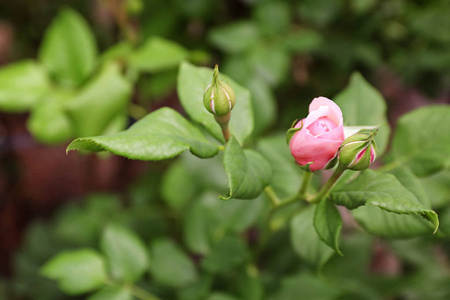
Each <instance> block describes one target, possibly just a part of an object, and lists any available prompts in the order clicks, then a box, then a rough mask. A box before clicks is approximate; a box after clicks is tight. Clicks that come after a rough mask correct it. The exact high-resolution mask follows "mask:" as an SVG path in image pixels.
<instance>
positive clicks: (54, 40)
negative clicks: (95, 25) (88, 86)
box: [39, 9, 97, 85]
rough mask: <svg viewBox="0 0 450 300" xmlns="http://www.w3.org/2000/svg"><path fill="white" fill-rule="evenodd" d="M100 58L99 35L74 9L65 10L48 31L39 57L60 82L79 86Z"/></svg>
mask: <svg viewBox="0 0 450 300" xmlns="http://www.w3.org/2000/svg"><path fill="white" fill-rule="evenodd" d="M96 59H97V49H96V45H95V38H94V35H93V34H92V32H91V30H90V29H89V26H88V24H87V23H86V21H85V20H84V19H83V17H82V16H81V15H80V14H78V13H77V12H76V11H74V10H71V9H64V10H63V11H61V12H60V13H59V14H58V15H57V17H56V18H55V19H54V20H53V22H52V24H51V25H50V27H49V28H48V29H47V31H46V33H45V36H44V40H43V42H42V45H41V48H40V49H39V60H40V61H41V62H42V63H43V64H44V65H45V67H46V68H47V69H48V71H49V72H50V73H51V75H52V76H54V77H55V78H56V79H57V80H58V81H59V82H61V83H63V84H69V85H79V84H81V83H82V82H83V81H84V80H86V79H87V77H88V76H89V75H90V74H91V72H92V70H93V69H94V67H95V64H96Z"/></svg>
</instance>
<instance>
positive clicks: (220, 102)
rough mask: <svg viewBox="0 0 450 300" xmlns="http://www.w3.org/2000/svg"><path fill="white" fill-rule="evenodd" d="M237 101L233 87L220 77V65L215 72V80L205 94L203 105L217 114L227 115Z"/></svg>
mask: <svg viewBox="0 0 450 300" xmlns="http://www.w3.org/2000/svg"><path fill="white" fill-rule="evenodd" d="M235 103H236V96H235V95H234V91H233V89H232V88H231V87H230V86H229V85H228V84H227V83H226V82H224V81H223V80H220V79H219V66H218V65H216V67H215V68H214V72H213V80H212V82H211V84H210V85H208V87H207V88H206V90H205V93H204V94H203V105H204V106H205V108H206V110H207V111H209V112H210V113H211V114H213V115H215V116H224V115H227V114H228V113H229V112H230V111H231V110H232V109H233V107H234V104H235Z"/></svg>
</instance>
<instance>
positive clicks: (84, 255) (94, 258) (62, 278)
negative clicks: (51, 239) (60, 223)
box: [41, 249, 106, 295]
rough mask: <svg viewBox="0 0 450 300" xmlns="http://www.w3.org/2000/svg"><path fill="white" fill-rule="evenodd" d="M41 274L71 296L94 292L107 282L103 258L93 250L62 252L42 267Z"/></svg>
mask: <svg viewBox="0 0 450 300" xmlns="http://www.w3.org/2000/svg"><path fill="white" fill-rule="evenodd" d="M41 273H42V275H44V276H45V277H48V278H50V279H54V280H57V281H58V284H59V287H60V289H61V290H62V291H63V292H65V293H67V294H69V295H79V294H83V293H86V292H91V291H94V290H96V289H98V288H100V287H101V286H102V285H103V284H104V283H105V280H106V271H105V263H104V261H103V258H102V257H101V256H100V254H98V253H97V252H96V251H94V250H91V249H81V250H74V251H64V252H61V253H59V254H58V255H57V256H55V257H53V258H52V259H51V260H50V261H48V262H47V263H46V264H45V265H44V266H43V267H42V269H41Z"/></svg>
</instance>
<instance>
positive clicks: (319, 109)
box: [289, 97, 344, 171]
mask: <svg viewBox="0 0 450 300" xmlns="http://www.w3.org/2000/svg"><path fill="white" fill-rule="evenodd" d="M302 126H303V127H302ZM299 127H302V129H300V130H299V131H297V132H296V133H295V134H294V135H293V137H292V139H291V140H290V142H289V148H290V149H291V154H292V156H294V158H295V160H296V161H297V163H298V164H299V165H301V166H306V165H307V164H308V163H311V164H310V165H309V168H310V170H311V171H316V170H320V169H323V168H325V167H326V165H327V164H328V163H329V162H330V161H331V160H332V159H333V158H335V157H336V155H337V151H338V149H339V146H340V145H341V144H342V142H343V141H344V125H343V120H342V111H341V109H340V108H339V106H337V105H336V103H334V102H333V101H331V100H329V99H327V98H325V97H319V98H315V99H314V100H313V101H312V102H311V104H310V105H309V115H308V116H307V117H306V118H305V119H303V120H301V121H300V122H298V123H297V124H296V125H295V128H299Z"/></svg>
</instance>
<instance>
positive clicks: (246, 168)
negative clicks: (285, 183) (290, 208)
mask: <svg viewBox="0 0 450 300" xmlns="http://www.w3.org/2000/svg"><path fill="white" fill-rule="evenodd" d="M223 164H224V166H225V171H226V173H227V176H228V185H229V187H230V192H229V195H227V196H225V197H222V196H221V198H222V199H230V198H231V197H233V198H238V199H253V198H256V197H258V196H259V195H260V194H261V193H262V192H263V190H264V188H265V187H266V186H267V185H269V183H270V178H271V176H272V169H271V167H270V164H269V162H268V161H267V160H266V159H265V158H264V157H263V156H262V155H261V154H259V153H257V152H256V151H254V150H250V149H246V150H242V148H241V146H240V145H239V143H238V141H237V140H236V139H235V138H234V137H231V138H230V140H229V141H228V142H227V144H226V146H225V151H224V155H223Z"/></svg>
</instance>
